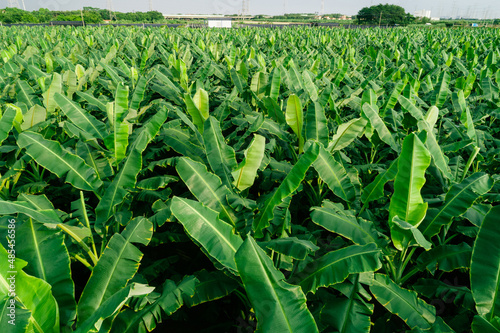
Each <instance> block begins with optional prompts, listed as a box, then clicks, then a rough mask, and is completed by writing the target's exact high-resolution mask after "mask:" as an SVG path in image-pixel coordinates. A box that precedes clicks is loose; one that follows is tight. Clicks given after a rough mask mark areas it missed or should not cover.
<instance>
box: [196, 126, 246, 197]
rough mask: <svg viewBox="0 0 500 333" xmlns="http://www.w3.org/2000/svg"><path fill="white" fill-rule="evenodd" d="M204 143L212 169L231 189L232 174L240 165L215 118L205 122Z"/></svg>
mask: <svg viewBox="0 0 500 333" xmlns="http://www.w3.org/2000/svg"><path fill="white" fill-rule="evenodd" d="M203 142H204V144H205V150H206V151H207V158H208V163H209V164H210V167H211V168H212V170H213V171H214V173H215V174H216V175H217V176H219V177H220V178H221V180H222V183H223V184H224V185H226V186H227V187H228V188H231V184H232V182H233V176H232V175H231V172H232V171H233V170H235V169H236V168H237V167H238V163H237V162H236V156H235V154H234V149H233V148H232V147H230V146H228V145H227V144H226V142H225V139H224V136H223V135H222V131H221V128H220V124H219V121H218V120H217V119H215V118H214V117H209V118H208V120H207V121H206V122H205V125H204V130H203Z"/></svg>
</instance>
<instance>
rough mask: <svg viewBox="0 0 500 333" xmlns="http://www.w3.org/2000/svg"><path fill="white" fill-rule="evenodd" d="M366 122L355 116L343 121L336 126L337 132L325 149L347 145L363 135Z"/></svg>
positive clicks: (340, 147) (333, 149) (334, 148)
mask: <svg viewBox="0 0 500 333" xmlns="http://www.w3.org/2000/svg"><path fill="white" fill-rule="evenodd" d="M366 124H368V121H367V120H366V119H364V118H355V119H352V120H350V121H349V122H347V123H343V124H342V125H340V126H339V127H338V128H337V133H336V134H335V135H334V136H333V138H332V140H331V141H330V144H329V145H328V148H327V150H328V151H330V152H332V151H335V150H341V149H344V148H345V147H347V146H349V145H350V144H351V142H353V141H354V139H356V138H357V137H360V136H361V135H363V133H364V131H365V127H366Z"/></svg>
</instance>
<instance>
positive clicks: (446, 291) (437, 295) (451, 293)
mask: <svg viewBox="0 0 500 333" xmlns="http://www.w3.org/2000/svg"><path fill="white" fill-rule="evenodd" d="M412 288H413V289H414V290H415V291H416V292H418V293H419V294H421V295H423V296H425V297H428V298H429V299H442V300H447V301H451V300H453V304H455V305H457V306H462V307H464V308H465V309H467V310H470V311H473V309H474V306H475V303H474V299H473V298H472V293H471V291H470V289H469V288H467V287H465V286H457V285H454V284H453V285H451V284H448V283H445V282H442V281H439V280H435V279H419V280H418V281H417V282H415V283H413V284H412Z"/></svg>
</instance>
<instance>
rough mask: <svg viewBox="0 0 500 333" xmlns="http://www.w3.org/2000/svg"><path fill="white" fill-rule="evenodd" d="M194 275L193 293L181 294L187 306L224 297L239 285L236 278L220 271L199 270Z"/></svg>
mask: <svg viewBox="0 0 500 333" xmlns="http://www.w3.org/2000/svg"><path fill="white" fill-rule="evenodd" d="M194 276H195V277H196V279H197V280H198V282H197V283H196V286H195V288H194V295H186V294H183V296H184V297H183V298H184V304H186V305H187V306H188V307H193V306H196V305H199V304H203V303H206V302H210V301H214V300H217V299H220V298H222V297H225V296H227V295H229V294H230V293H232V292H233V291H234V290H236V289H237V288H238V287H239V286H240V284H239V283H238V281H237V280H235V279H233V278H230V277H228V276H227V275H226V274H224V273H223V272H221V271H214V272H208V271H206V270H201V271H199V272H196V273H195V274H194Z"/></svg>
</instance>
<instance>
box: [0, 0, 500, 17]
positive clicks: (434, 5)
mask: <svg viewBox="0 0 500 333" xmlns="http://www.w3.org/2000/svg"><path fill="white" fill-rule="evenodd" d="M15 1H16V0H14V2H15ZM17 1H18V2H19V4H20V6H21V7H22V2H23V0H17ZM242 1H243V0H208V1H207V0H181V1H179V0H175V1H162V0H151V2H152V6H153V9H154V10H157V11H159V12H162V13H163V14H238V13H240V12H241V8H242ZM248 1H250V3H249V10H250V14H274V15H276V14H283V13H284V11H285V8H286V12H287V13H315V12H320V11H321V0H309V1H304V0H278V1H276V0H248ZM324 1H325V13H342V14H348V15H353V14H356V13H357V12H358V11H359V10H360V9H361V8H363V7H369V6H371V5H377V4H379V3H384V4H385V3H389V4H395V5H399V6H401V7H404V8H405V9H406V11H407V12H410V13H412V14H413V13H414V12H415V11H417V10H423V9H426V10H431V11H432V14H431V16H433V17H442V16H452V17H456V16H463V17H475V18H500V0H476V1H474V0H472V1H470V0H467V1H466V0H378V1H377V0H375V1H374V0H348V1H345V0H344V1H340V0H324ZM112 2H113V6H114V9H115V10H117V11H123V12H132V11H148V10H149V1H148V0H113V1H112ZM7 3H8V1H7V0H1V1H0V8H3V7H5V6H7ZM107 3H108V0H24V4H25V6H26V9H27V10H36V9H39V8H48V9H51V10H69V9H80V8H82V7H84V6H91V7H99V8H107ZM285 3H286V5H285Z"/></svg>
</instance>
